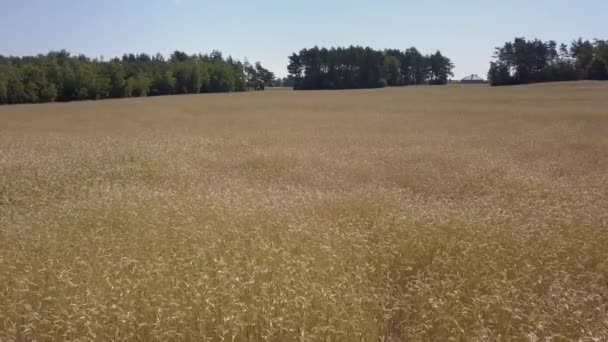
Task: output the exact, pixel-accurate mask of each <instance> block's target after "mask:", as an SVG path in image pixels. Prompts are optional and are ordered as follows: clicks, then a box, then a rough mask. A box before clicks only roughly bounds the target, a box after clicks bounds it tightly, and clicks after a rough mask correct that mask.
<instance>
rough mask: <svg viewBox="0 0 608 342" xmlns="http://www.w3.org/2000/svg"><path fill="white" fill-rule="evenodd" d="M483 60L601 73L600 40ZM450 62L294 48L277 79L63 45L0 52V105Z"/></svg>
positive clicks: (402, 77) (228, 66)
mask: <svg viewBox="0 0 608 342" xmlns="http://www.w3.org/2000/svg"><path fill="white" fill-rule="evenodd" d="M493 59H494V60H493V61H492V62H490V70H489V72H488V80H489V82H490V84H491V85H492V86H502V85H517V84H528V83H537V82H555V81H576V80H608V41H606V40H599V39H594V40H593V41H590V40H583V39H582V38H579V39H578V40H575V41H573V42H572V43H571V44H570V45H569V46H568V45H566V44H559V45H558V43H557V42H556V41H554V40H550V41H547V42H545V41H542V40H539V39H534V40H527V39H526V38H515V39H514V40H513V41H512V42H506V43H505V44H504V45H503V46H502V47H497V48H496V51H495V55H494V56H493ZM453 69H454V64H453V63H452V61H451V60H450V58H448V57H446V56H444V55H443V54H442V53H441V52H440V51H437V52H435V53H434V54H427V55H423V54H422V53H421V52H419V51H418V50H417V49H416V48H414V47H412V48H409V49H406V50H404V51H401V50H397V49H385V50H375V49H372V48H370V47H362V46H350V47H332V48H329V49H328V48H319V47H317V46H315V47H313V48H310V49H302V50H301V51H300V52H298V53H293V54H292V55H291V56H289V65H288V66H287V71H288V76H287V77H285V78H283V79H280V78H276V77H275V75H274V73H272V72H271V71H269V70H268V69H266V68H264V67H263V66H262V65H261V63H260V62H256V63H254V64H250V63H249V62H248V61H247V60H245V61H244V62H241V61H239V60H236V59H233V58H232V57H230V56H229V57H227V58H224V56H223V55H222V53H221V52H219V51H213V52H211V53H210V54H200V53H199V54H193V55H188V54H186V53H185V52H181V51H175V52H173V53H172V54H171V55H170V56H169V57H168V58H165V57H164V56H163V55H161V54H156V55H152V56H151V55H147V54H145V53H142V54H125V55H123V56H122V58H113V59H110V60H108V61H104V60H103V58H102V59H97V58H89V57H87V56H84V55H71V54H70V53H69V52H67V51H65V50H61V51H53V52H49V53H48V54H46V55H42V54H41V55H37V56H24V57H13V56H9V57H7V56H2V55H0V105H1V104H19V103H45V102H56V101H57V102H67V101H78V100H100V99H106V98H127V97H142V96H158V95H173V94H197V93H218V92H240V91H248V90H264V88H265V87H267V86H283V87H292V88H294V89H296V90H317V89H357V88H382V87H387V86H392V87H394V86H406V85H421V84H427V85H445V84H447V83H448V82H449V81H450V79H449V78H450V76H454V74H453V72H452V71H453Z"/></svg>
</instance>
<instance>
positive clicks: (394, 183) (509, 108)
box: [0, 82, 608, 341]
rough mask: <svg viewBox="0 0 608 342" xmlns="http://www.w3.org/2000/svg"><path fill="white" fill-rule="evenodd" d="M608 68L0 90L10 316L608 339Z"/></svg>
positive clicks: (365, 333)
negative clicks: (132, 92) (288, 86)
mask: <svg viewBox="0 0 608 342" xmlns="http://www.w3.org/2000/svg"><path fill="white" fill-rule="evenodd" d="M607 338H608V83H593V82H580V83H579V82H575V83H561V84H547V85H533V86H519V87H508V88H490V87H485V86H446V87H408V88H391V89H382V90H353V91H333V92H332V91H327V92H316V91H314V92H313V91H311V92H293V91H267V92H264V93H243V94H223V95H195V96H172V97H158V98H147V99H128V100H109V101H101V102H82V103H65V104H49V105H24V106H3V107H0V340H1V341H13V340H23V341H25V340H37V341H51V340H81V341H85V340H95V341H107V340H132V341H154V340H163V341H164V340H167V341H168V340H196V341H204V340H209V341H222V340H224V341H232V340H235V341H262V340H271V341H291V340H298V341H317V340H321V341H359V340H360V341H377V340H384V341H408V340H409V341H447V340H478V341H485V340H502V341H508V340H527V341H547V340H551V341H561V340H588V341H602V340H606V339H607Z"/></svg>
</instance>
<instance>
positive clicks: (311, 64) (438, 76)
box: [284, 46, 454, 89]
mask: <svg viewBox="0 0 608 342" xmlns="http://www.w3.org/2000/svg"><path fill="white" fill-rule="evenodd" d="M453 68H454V65H453V64H452V62H451V61H450V59H449V58H447V57H445V56H443V55H442V54H441V52H439V51H437V52H436V53H435V54H432V55H422V54H421V53H420V52H419V51H418V50H417V49H416V48H410V49H407V50H405V51H400V50H394V49H392V50H384V51H379V50H374V49H372V48H370V47H365V48H364V47H361V46H350V47H347V48H343V47H337V48H333V47H332V48H331V49H327V48H319V47H317V46H315V47H314V48H312V49H303V50H301V51H300V52H299V53H297V54H296V53H294V54H292V55H291V56H290V57H289V65H288V67H287V70H288V72H289V78H290V82H289V83H290V84H291V83H292V84H293V87H294V88H295V89H353V88H379V87H385V86H402V85H413V84H446V83H447V82H448V77H449V76H452V75H453V74H452V69H453ZM285 83H286V82H284V84H285Z"/></svg>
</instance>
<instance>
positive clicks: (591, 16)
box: [0, 0, 608, 78]
mask: <svg viewBox="0 0 608 342" xmlns="http://www.w3.org/2000/svg"><path fill="white" fill-rule="evenodd" d="M607 16H608V0H579V1H575V2H573V1H571V0H568V1H567V0H536V1H531V0H511V1H508V2H507V1H488V0H460V1H448V0H443V1H440V0H438V1H420V0H418V1H407V0H402V1H399V0H376V1H363V0H334V1H331V0H325V1H319V0H308V1H301V2H290V1H278V0H276V1H275V0H268V1H266V0H259V1H236V0H235V1H203V0H198V1H197V0H124V1H117V0H106V1H101V0H99V1H94V0H54V1H48V0H19V1H17V0H0V31H1V32H3V33H4V34H3V37H2V41H1V43H0V54H3V55H18V56H22V55H35V54H38V53H46V52H48V51H51V50H59V49H67V50H68V51H70V52H72V53H74V54H79V53H83V54H85V55H88V56H90V57H100V56H104V57H105V58H106V59H108V58H111V57H115V56H121V55H122V54H123V53H129V52H132V53H142V52H145V53H148V54H153V53H156V52H160V53H162V54H164V55H166V56H168V55H169V54H170V53H171V52H172V51H174V50H180V51H185V52H187V53H198V52H203V53H205V52H210V51H211V50H213V49H217V50H220V51H222V52H223V53H224V54H225V55H232V56H233V57H236V58H239V59H243V58H245V57H246V58H247V59H248V60H249V61H251V62H254V61H258V60H259V61H261V62H262V64H263V65H264V66H266V67H267V68H269V69H271V70H272V71H274V72H275V73H276V74H278V75H279V76H285V75H286V74H287V70H286V65H287V63H288V59H287V56H288V55H290V54H291V53H292V52H296V51H299V50H300V49H301V48H304V47H313V46H314V45H319V46H326V47H330V46H348V45H351V44H352V45H363V46H371V47H373V48H380V49H384V48H397V49H401V50H403V49H406V48H409V47H411V46H415V47H416V48H418V49H419V50H420V51H421V52H422V53H432V52H435V51H436V50H441V51H442V53H444V54H445V55H447V56H448V57H450V58H451V59H452V61H453V62H454V64H455V65H456V69H455V74H456V78H461V77H464V76H467V75H469V74H472V73H476V74H479V75H482V76H484V77H485V75H486V73H487V69H488V66H489V61H490V59H491V56H492V54H493V52H494V47H495V46H498V45H502V44H503V43H504V42H505V41H508V40H512V39H513V37H515V36H525V37H527V38H540V39H543V40H549V39H554V40H557V41H558V42H565V43H570V42H571V41H572V40H573V39H575V38H578V37H583V38H588V39H593V38H602V39H608V20H607Z"/></svg>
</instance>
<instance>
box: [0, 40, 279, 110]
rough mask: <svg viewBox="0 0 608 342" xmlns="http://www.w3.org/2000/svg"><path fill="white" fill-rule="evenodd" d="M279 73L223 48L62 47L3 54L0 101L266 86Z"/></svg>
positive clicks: (236, 89) (204, 91) (241, 88)
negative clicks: (119, 51)
mask: <svg viewBox="0 0 608 342" xmlns="http://www.w3.org/2000/svg"><path fill="white" fill-rule="evenodd" d="M273 82H275V76H274V74H273V73H272V72H270V71H269V70H267V69H265V68H264V67H262V65H261V64H260V63H259V62H257V63H255V64H253V65H252V64H250V63H249V62H247V61H244V62H241V61H239V60H235V59H233V58H232V57H228V58H224V56H223V55H222V53H221V52H219V51H213V52H212V53H210V54H196V55H188V54H186V53H184V52H180V51H175V52H173V53H172V54H171V55H170V56H169V58H168V59H165V57H164V56H163V55H161V54H156V55H153V56H150V55H147V54H125V55H123V57H122V58H113V59H111V60H109V61H104V60H100V59H91V58H89V57H86V56H84V55H78V56H72V55H71V54H70V53H69V52H67V51H65V50H62V51H58V52H50V53H48V54H46V55H38V56H28V57H5V56H1V55H0V104H19V103H45V102H55V101H59V102H65V101H78V100H100V99H107V98H126V97H141V96H158V95H172V94H197V93H217V92H238V91H246V90H263V89H264V87H265V86H266V85H272V84H273Z"/></svg>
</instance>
